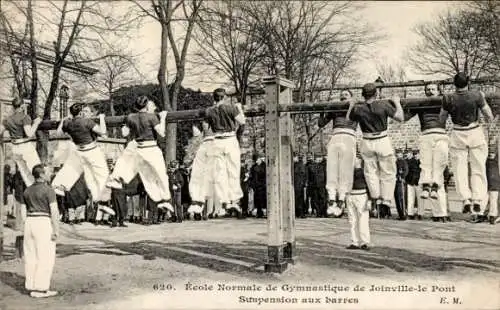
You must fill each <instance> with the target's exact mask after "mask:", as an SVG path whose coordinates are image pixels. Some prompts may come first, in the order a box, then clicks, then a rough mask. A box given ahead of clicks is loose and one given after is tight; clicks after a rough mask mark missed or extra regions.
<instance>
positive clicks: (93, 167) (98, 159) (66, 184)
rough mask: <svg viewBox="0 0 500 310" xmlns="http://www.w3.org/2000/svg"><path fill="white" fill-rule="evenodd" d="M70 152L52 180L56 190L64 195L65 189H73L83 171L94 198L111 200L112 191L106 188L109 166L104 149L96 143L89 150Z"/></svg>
mask: <svg viewBox="0 0 500 310" xmlns="http://www.w3.org/2000/svg"><path fill="white" fill-rule="evenodd" d="M69 152H70V153H69V154H68V157H67V158H66V161H65V162H64V165H63V167H62V168H61V170H59V172H58V173H57V174H56V176H55V178H54V180H53V181H52V187H54V188H55V189H57V191H56V192H57V193H58V194H59V195H64V194H65V193H64V191H69V190H71V188H72V187H73V186H74V185H75V183H76V182H77V181H78V179H79V178H80V176H81V175H82V173H83V177H84V179H85V183H86V185H87V188H88V189H89V191H90V193H91V195H92V200H94V201H107V200H109V199H110V194H111V193H110V191H109V189H107V188H106V181H107V180H108V177H109V168H108V164H107V163H106V156H105V155H104V153H103V152H102V150H101V149H100V148H99V147H98V146H97V145H96V146H95V147H94V148H92V149H89V150H85V151H80V150H69Z"/></svg>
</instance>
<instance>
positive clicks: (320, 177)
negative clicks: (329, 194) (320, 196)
mask: <svg viewBox="0 0 500 310" xmlns="http://www.w3.org/2000/svg"><path fill="white" fill-rule="evenodd" d="M307 186H308V187H311V188H313V187H314V188H317V187H319V188H321V187H325V186H326V163H324V162H320V163H315V162H314V163H310V164H309V165H308V167H307Z"/></svg>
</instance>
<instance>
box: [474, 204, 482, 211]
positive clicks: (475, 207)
mask: <svg viewBox="0 0 500 310" xmlns="http://www.w3.org/2000/svg"><path fill="white" fill-rule="evenodd" d="M472 211H474V212H481V205H480V204H478V203H475V204H474V206H473V207H472Z"/></svg>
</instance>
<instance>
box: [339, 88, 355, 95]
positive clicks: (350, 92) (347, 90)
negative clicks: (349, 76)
mask: <svg viewBox="0 0 500 310" xmlns="http://www.w3.org/2000/svg"><path fill="white" fill-rule="evenodd" d="M343 91H346V92H348V93H349V95H351V97H352V96H354V95H353V94H352V91H351V90H350V89H349V88H346V89H342V90H341V91H340V93H342V92H343Z"/></svg>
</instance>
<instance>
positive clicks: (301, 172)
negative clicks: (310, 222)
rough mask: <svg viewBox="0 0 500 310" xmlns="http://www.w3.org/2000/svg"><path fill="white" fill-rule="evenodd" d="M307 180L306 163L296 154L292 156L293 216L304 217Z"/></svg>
mask: <svg viewBox="0 0 500 310" xmlns="http://www.w3.org/2000/svg"><path fill="white" fill-rule="evenodd" d="M306 182H307V172H306V165H305V164H304V162H303V161H302V160H301V159H300V158H299V156H298V155H297V154H296V155H295V156H294V157H293V187H294V193H295V216H296V217H300V218H305V217H306V213H307V207H306V202H305V197H304V188H305V187H306Z"/></svg>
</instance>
